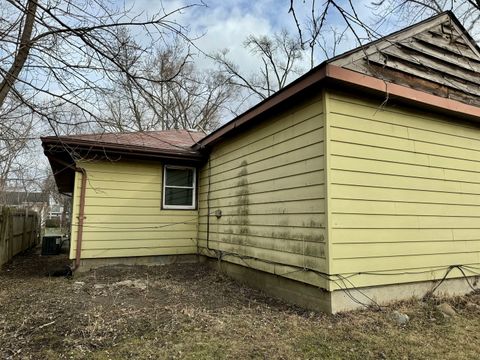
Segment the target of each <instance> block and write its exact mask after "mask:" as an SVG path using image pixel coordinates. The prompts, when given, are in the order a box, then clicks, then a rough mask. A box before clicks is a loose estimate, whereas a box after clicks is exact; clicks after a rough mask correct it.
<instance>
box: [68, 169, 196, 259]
mask: <svg viewBox="0 0 480 360" xmlns="http://www.w3.org/2000/svg"><path fill="white" fill-rule="evenodd" d="M77 165H78V166H80V167H83V168H84V169H85V170H86V171H87V192H86V197H85V225H84V229H83V242H82V258H103V257H125V256H148V255H175V254H195V253H196V252H197V244H196V237H197V223H198V211H197V210H162V209H161V199H162V165H161V164H160V163H147V162H144V163H143V162H138V163H133V162H125V161H113V162H108V161H99V162H95V161H91V162H86V161H84V162H80V163H78V164H77ZM80 179H81V175H80V174H78V173H77V174H76V178H75V195H74V199H73V226H72V247H71V250H70V258H74V257H75V251H76V239H77V226H76V225H75V224H77V222H78V209H79V197H80V183H81V181H80ZM172 224H174V225H172Z"/></svg>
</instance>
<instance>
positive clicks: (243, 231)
mask: <svg viewBox="0 0 480 360" xmlns="http://www.w3.org/2000/svg"><path fill="white" fill-rule="evenodd" d="M247 165H248V163H247V161H246V160H243V161H242V162H241V164H240V171H239V172H238V181H237V184H236V185H237V191H236V195H237V199H236V205H237V215H238V216H236V220H237V221H236V222H237V225H238V234H240V235H243V236H240V237H238V242H239V244H240V245H242V244H244V243H245V242H246V240H247V238H246V237H247V236H248V234H249V226H248V225H249V219H248V214H249V193H250V191H249V188H248V169H247Z"/></svg>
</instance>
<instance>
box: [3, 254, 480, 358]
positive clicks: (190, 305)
mask: <svg viewBox="0 0 480 360" xmlns="http://www.w3.org/2000/svg"><path fill="white" fill-rule="evenodd" d="M65 261H66V259H65V258H62V257H43V258H39V257H38V255H35V254H33V253H30V254H26V255H23V256H20V257H17V258H16V259H15V260H14V262H13V263H11V264H9V265H8V266H6V267H4V268H3V269H2V271H1V272H0V311H1V312H0V314H1V317H0V358H7V359H9V358H12V359H165V358H166V359H330V358H332V359H478V358H479V353H480V311H479V310H478V309H479V307H475V306H473V307H472V303H474V304H477V305H480V295H470V296H468V297H463V298H456V299H452V300H450V301H449V302H450V304H451V305H452V306H453V307H454V308H455V309H456V310H457V312H458V315H457V316H455V317H452V318H445V317H444V316H443V315H442V314H441V313H440V312H439V311H438V310H437V309H436V306H435V305H436V304H437V302H438V301H439V300H436V299H431V300H429V301H428V302H422V301H411V302H405V303H400V304H396V305H395V306H392V307H390V308H387V309H386V310H384V311H367V310H365V311H357V312H352V313H347V314H341V315H335V316H329V315H324V314H316V313H312V312H307V311H303V310H301V309H299V308H296V307H292V306H289V305H286V304H284V303H282V302H280V301H277V300H274V299H271V298H269V297H266V296H264V295H263V294H262V293H260V292H257V291H254V290H252V289H249V288H246V287H242V286H240V285H238V284H236V283H234V282H232V281H230V280H229V279H227V278H225V277H223V276H222V275H220V274H218V273H216V272H214V271H212V270H209V269H208V268H206V267H204V266H202V265H198V264H196V265H172V266H164V267H116V268H105V269H102V270H97V271H95V272H91V273H88V274H86V275H82V276H80V277H76V278H75V279H73V280H69V279H65V278H49V277H47V276H45V274H46V273H47V271H48V269H49V268H50V269H51V268H52V267H54V266H59V265H61V264H62V263H65ZM124 280H138V281H137V282H135V283H133V284H130V283H128V282H127V283H125V282H123V283H121V284H116V283H118V282H120V281H124ZM76 281H81V282H84V285H78V284H77V285H76V284H75V282H76ZM130 285H131V286H130ZM143 287H145V288H144V289H143ZM467 304H469V306H467ZM393 310H399V311H402V312H404V313H407V314H408V315H409V316H410V318H411V321H410V322H409V323H408V325H407V326H405V327H400V326H398V325H396V324H395V323H394V322H393V321H392V320H391V317H390V314H391V312H392V311H393Z"/></svg>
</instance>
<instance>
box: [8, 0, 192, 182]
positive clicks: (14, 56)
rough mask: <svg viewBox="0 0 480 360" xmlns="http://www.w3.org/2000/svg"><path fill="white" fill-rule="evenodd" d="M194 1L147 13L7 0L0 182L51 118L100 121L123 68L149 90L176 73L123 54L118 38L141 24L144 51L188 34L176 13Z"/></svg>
mask: <svg viewBox="0 0 480 360" xmlns="http://www.w3.org/2000/svg"><path fill="white" fill-rule="evenodd" d="M200 5H201V4H200ZM194 6H198V5H197V4H190V5H185V6H182V7H179V8H175V9H172V10H166V9H164V8H162V10H161V11H160V12H158V13H155V14H151V15H147V14H146V13H143V12H138V11H136V10H135V9H134V8H133V6H132V7H127V6H126V5H125V4H121V3H114V2H111V1H109V0H75V1H74V0H0V60H1V61H0V187H1V186H3V185H4V183H5V181H6V179H7V178H8V177H9V173H11V172H12V171H13V168H14V162H17V163H18V162H20V160H21V159H22V157H21V156H20V153H21V152H22V151H24V150H25V149H26V148H27V147H28V146H27V145H28V144H27V142H28V141H31V140H32V139H34V138H35V136H36V135H37V134H38V132H39V131H40V132H42V131H43V132H45V126H44V125H45V124H47V125H48V126H49V131H50V132H53V133H55V134H59V133H68V132H71V131H72V130H73V131H76V130H75V129H78V128H82V129H85V128H92V127H93V128H94V127H95V126H96V124H98V122H99V119H100V115H102V111H103V108H102V106H101V104H102V101H101V100H102V99H103V98H104V95H105V94H106V93H108V91H109V90H110V89H109V87H108V86H107V85H108V80H109V79H111V78H113V77H118V76H119V74H122V76H123V77H124V78H125V79H128V81H129V83H131V84H132V86H135V87H136V88H137V89H142V91H144V92H146V93H148V91H149V90H148V89H149V88H151V86H150V84H151V83H152V82H155V83H168V82H171V81H173V80H174V78H173V77H161V76H156V77H155V78H152V77H150V78H149V77H147V75H148V74H146V73H145V72H138V71H137V69H136V68H135V67H130V66H128V65H129V64H126V63H124V62H121V61H120V59H121V58H122V57H121V56H119V55H120V54H119V51H122V49H121V48H119V47H117V44H118V43H119V42H121V41H122V34H123V32H122V31H123V29H127V30H128V29H130V30H131V31H132V32H133V30H135V34H136V36H137V37H139V39H140V40H139V41H138V42H137V44H141V45H139V47H138V49H136V51H137V54H138V55H139V56H140V57H141V58H144V57H148V56H150V55H151V51H150V50H151V49H152V48H154V47H156V46H159V45H160V44H161V43H168V42H169V41H170V39H171V37H172V36H175V37H178V38H182V39H184V40H185V41H188V32H187V30H186V28H184V27H183V26H182V25H180V24H179V23H177V22H176V21H175V20H174V17H175V16H176V15H177V14H180V13H181V12H182V11H184V10H187V9H189V8H191V7H194ZM32 119H38V120H39V121H41V122H42V123H43V125H42V124H40V125H38V124H35V126H34V124H33V123H32Z"/></svg>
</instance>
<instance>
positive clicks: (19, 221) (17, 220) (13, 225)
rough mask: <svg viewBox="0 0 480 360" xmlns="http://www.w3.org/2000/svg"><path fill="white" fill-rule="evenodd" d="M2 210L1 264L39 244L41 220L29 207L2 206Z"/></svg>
mask: <svg viewBox="0 0 480 360" xmlns="http://www.w3.org/2000/svg"><path fill="white" fill-rule="evenodd" d="M0 210H1V212H0V266H1V265H3V264H5V263H6V262H7V261H9V260H10V259H11V258H12V257H13V256H15V255H17V254H18V253H21V252H22V251H25V250H27V249H29V248H31V247H33V246H35V245H37V244H38V240H39V235H40V220H39V216H38V214H37V213H36V212H34V211H32V210H28V209H14V208H8V207H2V208H1V209H0Z"/></svg>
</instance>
